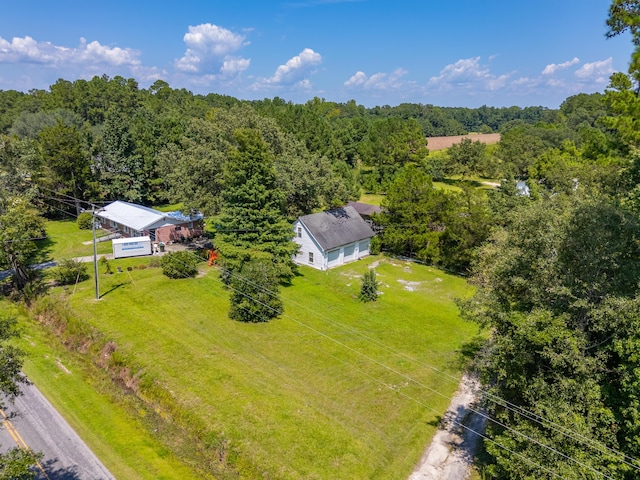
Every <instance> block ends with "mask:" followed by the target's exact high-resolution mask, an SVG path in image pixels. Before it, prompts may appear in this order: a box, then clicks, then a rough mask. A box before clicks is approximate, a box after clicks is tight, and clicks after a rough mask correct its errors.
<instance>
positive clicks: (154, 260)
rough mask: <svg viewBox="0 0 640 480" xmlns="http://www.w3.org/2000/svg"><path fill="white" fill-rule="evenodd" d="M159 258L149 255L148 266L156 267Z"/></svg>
mask: <svg viewBox="0 0 640 480" xmlns="http://www.w3.org/2000/svg"><path fill="white" fill-rule="evenodd" d="M160 264H161V262H160V258H159V257H151V258H150V259H149V268H158V267H160Z"/></svg>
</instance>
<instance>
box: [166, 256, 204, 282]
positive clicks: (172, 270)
mask: <svg viewBox="0 0 640 480" xmlns="http://www.w3.org/2000/svg"><path fill="white" fill-rule="evenodd" d="M197 264H198V258H197V257H196V256H195V255H194V254H192V253H190V252H171V253H168V254H166V255H165V256H163V257H162V259H161V260H160V265H161V266H162V273H164V274H165V275H166V276H167V277H169V278H187V277H195V276H196V274H197V273H198V269H197V268H196V265H197Z"/></svg>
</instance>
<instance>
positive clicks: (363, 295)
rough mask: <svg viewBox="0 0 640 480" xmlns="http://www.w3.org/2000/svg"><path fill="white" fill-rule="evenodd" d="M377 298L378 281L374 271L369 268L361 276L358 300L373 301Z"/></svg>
mask: <svg viewBox="0 0 640 480" xmlns="http://www.w3.org/2000/svg"><path fill="white" fill-rule="evenodd" d="M377 299H378V281H377V280H376V271H375V270H373V269H371V270H368V271H367V272H365V274H364V275H363V276H362V287H361V288H360V300H362V301H363V302H375V301H376V300H377Z"/></svg>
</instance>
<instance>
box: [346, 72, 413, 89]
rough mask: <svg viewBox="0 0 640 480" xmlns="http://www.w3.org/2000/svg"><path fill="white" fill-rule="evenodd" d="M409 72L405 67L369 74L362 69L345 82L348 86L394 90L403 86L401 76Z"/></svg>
mask: <svg viewBox="0 0 640 480" xmlns="http://www.w3.org/2000/svg"><path fill="white" fill-rule="evenodd" d="M407 73H409V72H408V71H407V70H405V69H404V68H398V69H396V70H394V71H393V72H391V73H384V72H379V73H374V74H373V75H371V76H367V74H366V73H364V72H362V71H358V72H356V73H355V74H354V75H352V76H351V78H349V80H347V81H346V82H344V86H345V87H347V88H362V89H364V90H393V89H398V88H402V86H403V83H402V81H401V78H402V77H404V76H405V75H406V74H407Z"/></svg>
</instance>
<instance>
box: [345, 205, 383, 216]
mask: <svg viewBox="0 0 640 480" xmlns="http://www.w3.org/2000/svg"><path fill="white" fill-rule="evenodd" d="M347 206H348V207H353V208H355V210H356V212H358V213H359V214H360V215H362V216H364V217H370V216H371V215H372V214H374V213H380V212H381V211H382V209H381V208H380V207H379V206H377V205H371V204H369V203H361V202H348V203H347Z"/></svg>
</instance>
